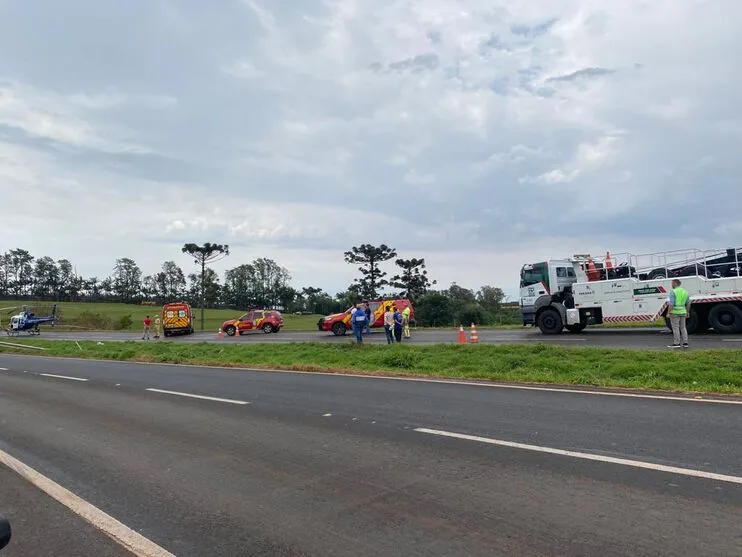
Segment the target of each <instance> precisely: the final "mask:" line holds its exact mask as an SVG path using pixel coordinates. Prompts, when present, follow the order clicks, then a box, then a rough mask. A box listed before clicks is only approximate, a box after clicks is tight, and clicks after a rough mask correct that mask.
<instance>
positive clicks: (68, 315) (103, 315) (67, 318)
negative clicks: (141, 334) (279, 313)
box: [0, 300, 319, 333]
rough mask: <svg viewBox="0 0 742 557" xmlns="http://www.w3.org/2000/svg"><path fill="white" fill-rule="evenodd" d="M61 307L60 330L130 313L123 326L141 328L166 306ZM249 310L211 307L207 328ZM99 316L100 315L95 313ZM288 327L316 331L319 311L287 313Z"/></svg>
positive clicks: (100, 324)
mask: <svg viewBox="0 0 742 557" xmlns="http://www.w3.org/2000/svg"><path fill="white" fill-rule="evenodd" d="M53 303H54V302H28V301H26V302H18V301H12V300H11V301H8V300H4V301H0V307H2V308H6V307H11V306H18V307H20V306H21V305H24V304H26V305H30V306H34V305H38V306H45V307H46V306H48V307H51V305H52V304H53ZM57 310H58V311H59V315H60V317H61V320H60V323H59V325H58V326H57V327H56V329H57V330H70V329H71V330H101V329H114V328H117V327H116V326H115V324H116V323H117V322H119V321H120V320H121V318H123V317H125V316H130V317H131V319H132V321H133V323H132V324H131V326H129V327H126V328H124V329H119V330H129V331H139V330H140V329H141V327H142V321H143V320H144V318H145V317H146V316H147V315H150V316H154V315H156V314H158V313H159V312H161V311H162V306H142V305H138V304H121V303H87V302H58V303H57ZM16 311H17V310H6V311H3V312H0V324H1V325H2V326H3V327H5V326H6V325H7V323H8V317H9V316H10V315H13V314H14V313H16ZM193 311H194V321H195V327H196V330H197V331H199V330H201V310H199V309H196V308H194V310H193ZM243 313H245V312H244V311H242V312H240V311H233V310H228V309H226V310H225V309H207V310H205V312H204V328H205V330H206V331H211V332H214V333H216V332H217V330H218V329H219V327H220V326H221V325H222V323H223V322H224V321H226V320H227V319H235V318H237V317H239V316H240V315H242V314H243ZM95 316H98V317H95ZM283 317H284V322H285V325H284V329H283V330H285V331H295V332H298V331H316V330H317V320H318V319H319V316H318V315H294V314H290V313H289V314H284V316H283Z"/></svg>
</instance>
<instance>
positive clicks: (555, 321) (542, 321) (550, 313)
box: [538, 308, 564, 335]
mask: <svg viewBox="0 0 742 557" xmlns="http://www.w3.org/2000/svg"><path fill="white" fill-rule="evenodd" d="M538 328H539V329H541V332H542V333H543V334H545V335H558V334H559V333H561V332H562V329H563V328H564V323H562V316H561V315H559V312H558V311H557V310H555V309H553V308H549V309H545V310H544V311H542V312H541V313H540V314H539V316H538Z"/></svg>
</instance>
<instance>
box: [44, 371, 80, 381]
mask: <svg viewBox="0 0 742 557" xmlns="http://www.w3.org/2000/svg"><path fill="white" fill-rule="evenodd" d="M39 375H43V376H44V377H54V378H56V379H69V380H70V381H89V379H83V378H82V377H70V376H68V375H54V374H53V373H39Z"/></svg>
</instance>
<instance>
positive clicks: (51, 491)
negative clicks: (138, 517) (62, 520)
mask: <svg viewBox="0 0 742 557" xmlns="http://www.w3.org/2000/svg"><path fill="white" fill-rule="evenodd" d="M0 463H1V464H4V465H5V466H7V467H8V468H10V469H11V470H13V471H14V472H16V473H17V474H18V475H19V476H21V477H23V478H25V479H26V480H28V481H29V482H30V483H31V484H33V485H34V486H36V487H37V488H39V489H40V490H41V491H43V492H44V493H46V494H47V495H49V496H50V497H52V498H54V499H56V500H57V501H59V502H60V503H62V504H63V505H64V506H65V507H67V508H68V509H70V510H71V511H72V512H74V513H75V514H77V515H78V516H80V517H82V518H83V519H85V520H87V521H88V522H90V523H91V524H92V525H93V526H95V527H96V528H98V529H99V530H101V531H102V532H104V533H105V534H106V535H108V536H109V537H111V538H113V539H114V540H116V541H117V542H118V543H119V544H121V545H122V546H124V547H125V548H126V549H128V550H129V551H130V552H131V553H133V554H134V555H136V556H137V557H175V555H174V554H172V553H170V552H169V551H167V550H165V549H163V548H162V547H160V546H159V545H157V544H155V543H154V542H152V541H151V540H149V539H147V538H145V537H144V536H142V535H141V534H138V533H137V532H135V531H134V530H132V529H131V528H129V527H128V526H126V525H125V524H122V523H121V522H119V521H118V520H116V519H115V518H113V517H112V516H110V515H108V514H106V513H105V512H103V511H102V510H100V509H99V508H97V507H95V506H93V505H91V504H90V503H88V502H87V501H85V500H84V499H82V498H80V497H78V496H77V495H75V494H74V493H72V492H71V491H69V490H67V489H65V488H64V487H62V486H61V485H59V484H58V483H55V482H54V481H52V480H50V479H49V478H47V477H46V476H44V475H42V474H41V473H39V472H37V471H36V470H34V469H33V468H31V467H29V466H27V465H26V464H24V463H23V462H21V461H20V460H18V459H16V458H14V457H12V456H11V455H9V454H8V453H6V452H4V451H2V450H0Z"/></svg>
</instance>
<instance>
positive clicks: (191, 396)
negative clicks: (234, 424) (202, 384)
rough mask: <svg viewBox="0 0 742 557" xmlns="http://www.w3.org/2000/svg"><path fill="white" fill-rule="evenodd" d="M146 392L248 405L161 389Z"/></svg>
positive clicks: (225, 399)
mask: <svg viewBox="0 0 742 557" xmlns="http://www.w3.org/2000/svg"><path fill="white" fill-rule="evenodd" d="M147 390H148V391H152V392H153V393H164V394H166V395H177V396H187V397H190V398H200V399H203V400H213V401H216V402H228V403H230V404H250V403H249V402H245V401H244V400H232V399H230V398H217V397H213V396H204V395H194V394H191V393H181V392H178V391H165V390H162V389H147Z"/></svg>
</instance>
